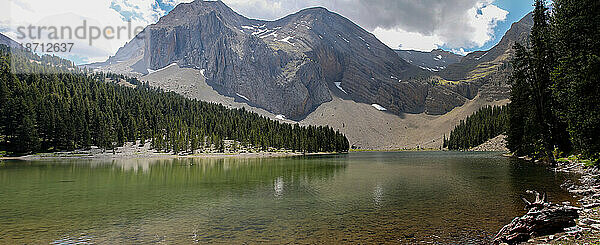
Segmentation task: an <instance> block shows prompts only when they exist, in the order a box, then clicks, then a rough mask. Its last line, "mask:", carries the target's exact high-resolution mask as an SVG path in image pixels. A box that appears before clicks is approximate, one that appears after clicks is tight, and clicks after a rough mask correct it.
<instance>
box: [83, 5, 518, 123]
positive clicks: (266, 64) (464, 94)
mask: <svg viewBox="0 0 600 245" xmlns="http://www.w3.org/2000/svg"><path fill="white" fill-rule="evenodd" d="M513 26H514V25H513ZM509 32H510V31H509ZM515 32H522V30H516V31H515ZM140 35H142V36H144V38H136V39H133V40H132V41H130V42H128V43H127V44H126V45H125V46H124V47H122V48H120V49H119V51H118V52H117V53H116V54H115V55H114V56H112V57H111V58H109V59H108V60H107V61H106V62H103V63H98V64H93V65H91V66H90V67H92V68H100V69H108V70H110V71H113V72H115V70H111V69H120V72H119V73H135V74H137V75H138V76H143V75H145V74H149V73H151V72H154V71H156V70H158V69H161V68H164V67H166V66H169V65H171V64H173V63H177V64H178V65H179V66H180V67H183V68H193V69H197V70H200V71H201V73H202V75H203V76H204V77H205V78H206V82H207V83H208V84H209V85H210V86H212V87H213V88H214V89H215V90H217V91H218V92H219V93H220V94H222V95H225V96H228V97H233V98H236V100H239V101H243V102H246V103H247V104H249V105H251V106H254V107H259V108H262V109H265V110H267V111H269V112H271V113H274V114H279V115H285V116H286V117H287V118H290V119H293V120H296V121H298V120H301V119H302V118H304V117H305V116H307V115H309V114H310V113H312V112H313V111H314V110H315V109H316V108H317V107H318V106H319V105H321V104H323V103H326V102H329V101H331V100H332V98H333V97H334V96H335V97H340V98H343V99H349V100H353V101H355V102H359V103H365V104H378V105H381V106H382V107H383V108H385V109H386V110H387V112H389V113H393V114H396V115H402V114H403V113H411V114H418V113H427V114H430V115H441V114H445V113H447V112H449V111H450V110H452V109H453V108H456V107H457V106H461V105H463V104H464V103H465V102H466V101H467V100H470V99H473V98H474V97H475V96H476V95H477V94H478V93H479V92H480V89H481V88H482V87H484V86H486V84H488V83H489V82H490V81H489V80H485V79H482V78H485V77H487V76H488V75H489V74H491V72H488V73H485V74H483V75H482V74H476V75H477V76H476V79H470V80H466V81H461V80H460V79H462V80H465V79H466V78H468V76H467V75H468V74H470V73H471V72H472V71H474V70H477V69H478V66H479V65H480V64H481V62H471V61H472V60H478V59H481V57H477V55H482V56H484V55H485V54H488V53H490V51H491V50H490V51H481V52H474V53H471V54H469V55H467V56H465V57H463V58H461V61H460V62H456V59H457V57H455V56H454V55H450V54H445V55H448V56H453V57H452V58H451V60H452V61H451V62H448V63H449V64H448V65H447V66H446V67H444V69H439V70H437V71H435V72H434V71H433V70H432V69H423V67H422V68H419V67H418V66H417V65H414V64H410V63H409V62H407V61H406V60H405V59H403V58H402V57H401V56H400V55H399V54H398V53H397V51H394V50H392V49H390V48H389V47H388V46H386V45H385V44H383V43H382V42H381V41H380V40H378V39H377V38H376V37H375V36H374V35H373V34H372V33H370V32H368V31H366V30H364V29H362V28H361V27H360V26H358V25H356V24H355V23H353V22H352V21H350V20H348V19H346V18H345V17H343V16H341V15H339V14H336V13H333V12H330V11H329V10H327V9H325V8H322V7H315V8H309V9H304V10H301V11H298V12H296V13H293V14H290V15H288V16H285V17H283V18H280V19H278V20H273V21H264V20H255V19H249V18H246V17H244V16H242V15H239V14H237V13H236V12H235V11H233V10H232V9H231V8H229V7H228V6H227V5H225V4H224V3H222V2H219V1H211V2H208V1H200V0H196V1H194V2H192V3H187V4H180V5H178V6H177V7H176V8H175V9H174V10H173V11H171V12H170V13H169V14H168V15H165V16H163V17H161V18H160V20H159V21H158V22H157V23H155V24H152V25H149V26H148V27H146V29H144V31H143V32H142V33H141V34H140ZM501 43H502V42H501ZM499 45H500V44H499ZM499 45H497V46H499ZM505 49H506V47H504V46H502V48H499V49H498V50H501V51H502V52H500V53H505V52H504V51H505ZM492 50H493V49H492ZM440 52H446V51H440ZM492 56H496V55H495V54H494V55H489V57H492ZM482 61H485V59H484V60H482ZM469 62H471V63H469ZM429 68H431V67H429ZM486 69H488V70H489V69H497V65H496V64H493V65H490V66H489V67H487V68H486ZM117 72H118V71H117ZM486 72H487V70H486ZM492 80H493V79H492ZM505 87H506V86H505V84H502V85H501V86H499V87H494V86H492V89H491V90H490V91H491V94H492V95H491V96H492V97H496V99H504V98H506V88H505ZM498 91H500V92H498Z"/></svg>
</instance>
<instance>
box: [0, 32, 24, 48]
mask: <svg viewBox="0 0 600 245" xmlns="http://www.w3.org/2000/svg"><path fill="white" fill-rule="evenodd" d="M0 44H4V45H6V46H7V47H10V48H20V47H21V44H20V43H18V42H16V41H14V40H12V39H11V38H10V37H7V36H5V35H4V34H2V33H0Z"/></svg>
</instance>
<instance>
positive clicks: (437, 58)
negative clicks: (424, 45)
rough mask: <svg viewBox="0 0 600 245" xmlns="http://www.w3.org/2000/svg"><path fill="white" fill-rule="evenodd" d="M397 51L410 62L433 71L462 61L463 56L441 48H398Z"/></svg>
mask: <svg viewBox="0 0 600 245" xmlns="http://www.w3.org/2000/svg"><path fill="white" fill-rule="evenodd" d="M396 53H398V55H400V58H402V59H404V60H406V61H407V62H408V63H410V64H413V65H416V66H418V67H419V68H421V69H423V70H428V71H431V72H439V71H441V70H444V69H446V67H448V66H449V65H451V64H455V63H458V62H460V61H461V60H462V58H463V56H461V55H458V54H455V53H452V52H448V51H444V50H441V49H434V50H432V51H431V52H423V51H416V50H396Z"/></svg>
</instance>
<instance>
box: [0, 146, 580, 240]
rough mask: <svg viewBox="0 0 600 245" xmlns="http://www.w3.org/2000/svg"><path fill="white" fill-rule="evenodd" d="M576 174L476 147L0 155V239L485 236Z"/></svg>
mask: <svg viewBox="0 0 600 245" xmlns="http://www.w3.org/2000/svg"><path fill="white" fill-rule="evenodd" d="M575 177H576V176H573V175H569V174H563V173H555V172H553V171H551V170H549V169H548V168H547V167H546V166H541V165H536V164H533V163H529V162H525V161H521V160H518V159H511V158H506V157H502V156H501V153H495V152H489V153H485V152H484V153H474V152H356V153H349V154H340V155H329V156H306V157H289V158H223V159H218V158H204V159H202V158H182V159H122V160H121V159H120V160H112V159H111V160H85V159H68V160H64V159H49V160H39V161H13V160H5V161H1V162H0V244H195V243H200V244H205V243H218V244H219V243H220V244H256V243H267V244H282V243H294V244H296V243H301V244H340V243H342V244H344V243H361V244H365V243H390V244H428V243H429V244H481V243H487V242H489V241H490V239H491V238H492V237H493V236H494V235H495V233H496V232H497V231H498V230H499V229H500V228H501V227H502V226H503V225H505V224H507V223H508V222H510V221H511V220H512V219H513V218H514V217H515V216H520V215H522V214H524V212H525V211H524V210H523V208H524V204H523V202H522V201H521V199H520V198H521V197H528V198H530V197H529V196H527V194H526V190H537V191H544V192H547V193H548V196H549V199H550V201H554V202H563V201H571V202H572V203H574V201H575V200H574V198H573V197H572V196H570V195H569V194H568V193H567V192H566V191H565V190H563V189H561V187H560V185H561V184H562V183H563V182H564V181H565V180H566V179H570V178H575Z"/></svg>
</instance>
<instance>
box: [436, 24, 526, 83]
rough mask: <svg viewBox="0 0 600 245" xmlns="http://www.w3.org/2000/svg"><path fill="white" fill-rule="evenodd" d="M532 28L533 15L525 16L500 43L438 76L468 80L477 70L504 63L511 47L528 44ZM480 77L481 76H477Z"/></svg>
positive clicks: (451, 79)
mask: <svg viewBox="0 0 600 245" xmlns="http://www.w3.org/2000/svg"><path fill="white" fill-rule="evenodd" d="M532 27H533V13H529V14H527V15H526V16H525V17H523V18H522V19H521V20H519V21H518V22H515V23H513V24H512V26H511V28H510V29H509V30H508V31H507V32H506V34H505V35H504V36H503V37H502V39H501V40H500V42H499V43H498V44H497V45H496V46H494V47H493V48H491V49H490V50H488V51H476V52H472V53H470V54H468V55H466V56H465V57H464V58H463V59H462V60H461V61H460V62H458V63H454V64H451V65H449V66H448V67H447V69H444V70H443V71H441V72H440V73H439V76H441V77H442V78H444V79H446V80H450V81H460V80H468V79H469V78H472V77H473V75H478V74H474V71H475V73H476V72H477V70H478V68H485V67H484V66H486V64H487V65H492V66H493V65H499V64H501V63H506V62H507V61H508V60H509V59H510V57H512V55H513V50H512V47H513V45H514V44H515V42H519V43H522V44H525V43H527V42H528V39H529V33H530V31H531V28H532ZM479 75H481V74H479Z"/></svg>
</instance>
